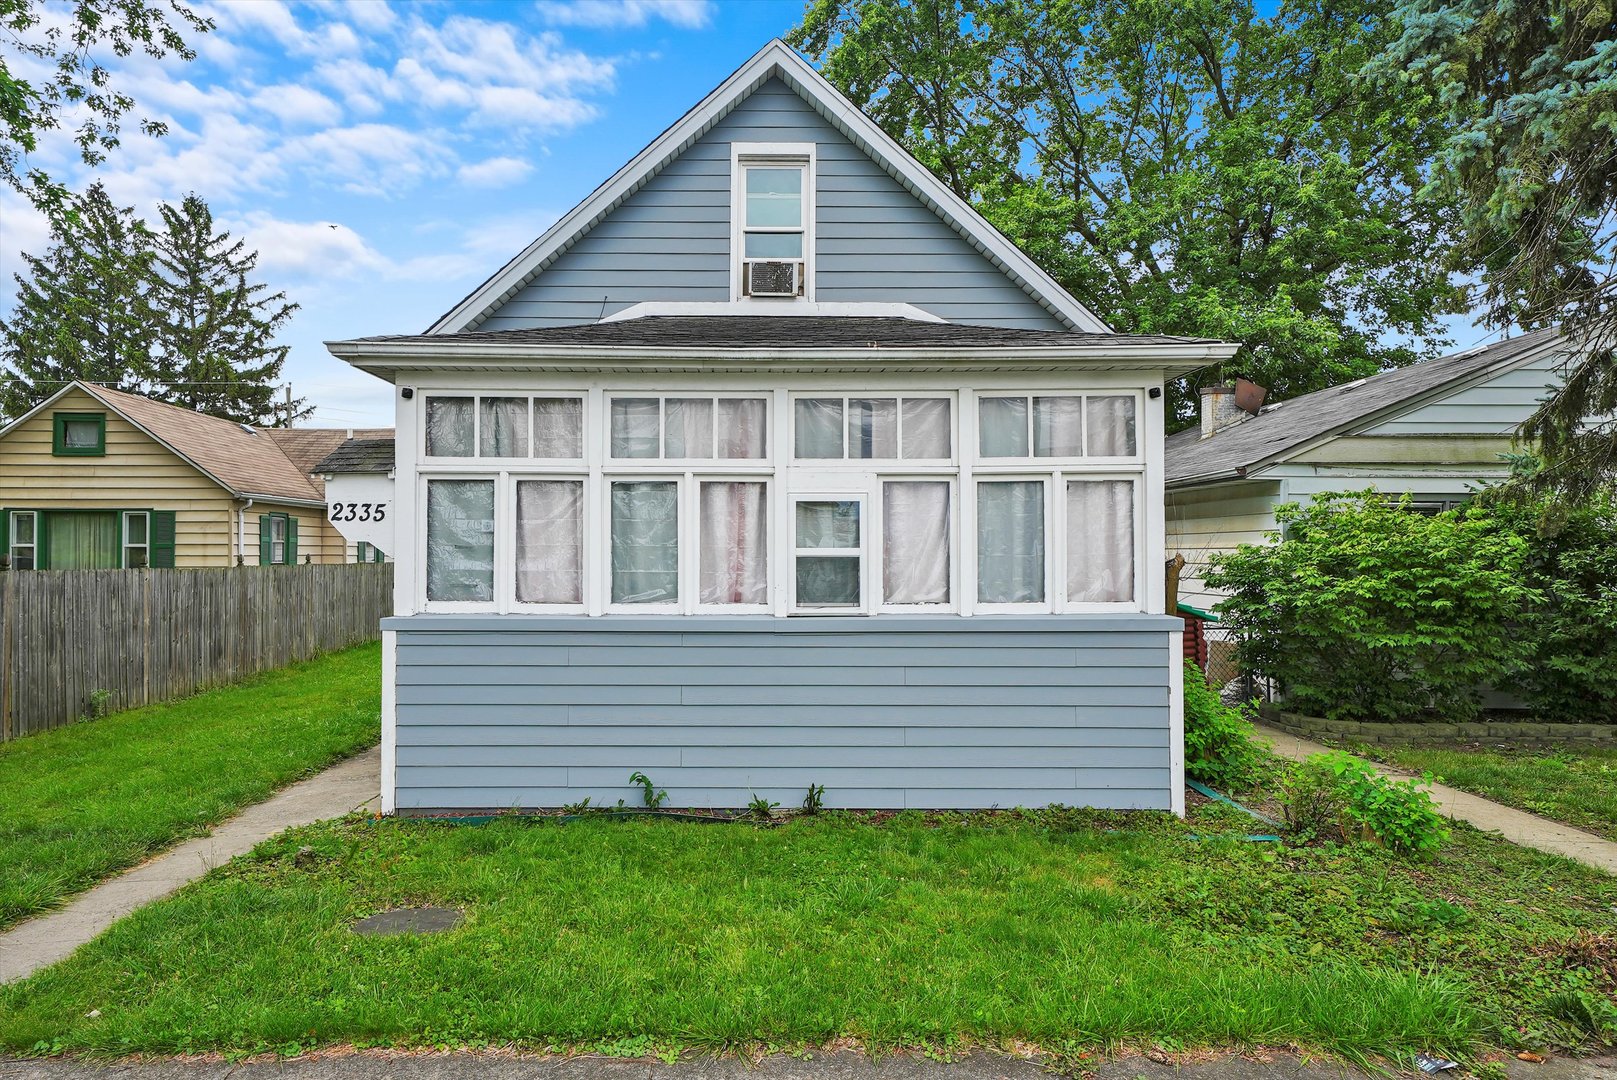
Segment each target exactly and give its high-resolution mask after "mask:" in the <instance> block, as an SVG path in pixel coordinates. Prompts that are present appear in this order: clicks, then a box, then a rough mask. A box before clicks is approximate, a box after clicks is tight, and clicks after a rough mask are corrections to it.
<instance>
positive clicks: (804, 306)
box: [599, 300, 948, 323]
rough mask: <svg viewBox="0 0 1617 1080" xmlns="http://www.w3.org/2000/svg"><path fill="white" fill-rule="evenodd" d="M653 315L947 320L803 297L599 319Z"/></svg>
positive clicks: (905, 309)
mask: <svg viewBox="0 0 1617 1080" xmlns="http://www.w3.org/2000/svg"><path fill="white" fill-rule="evenodd" d="M654 315H746V316H749V317H752V316H767V317H768V318H777V317H778V318H797V317H800V316H806V315H821V316H825V315H832V316H838V317H842V318H864V319H871V318H892V319H914V320H915V321H916V322H930V323H941V322H947V321H948V320H946V319H942V318H939V317H938V316H936V315H934V314H932V313H931V312H930V311H923V310H922V309H921V308H918V307H916V306H915V305H914V304H882V303H875V302H870V301H864V302H859V301H851V302H846V303H835V302H828V303H807V302H805V301H801V300H786V301H783V302H782V303H781V304H780V307H779V309H778V310H777V309H776V308H774V307H761V306H760V302H759V301H756V300H754V301H751V302H749V303H738V302H735V301H727V300H706V301H703V300H666V301H665V300H647V301H644V302H643V303H639V304H633V305H630V306H629V307H626V308H624V309H623V310H622V311H615V312H613V313H612V314H611V315H608V316H606V317H605V318H604V319H600V320H599V321H600V322H603V323H612V322H627V321H628V320H630V319H644V318H649V317H651V316H654Z"/></svg>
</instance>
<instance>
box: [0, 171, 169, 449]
mask: <svg viewBox="0 0 1617 1080" xmlns="http://www.w3.org/2000/svg"><path fill="white" fill-rule="evenodd" d="M152 257H153V256H152V238H151V234H150V233H149V232H148V231H147V229H146V225H145V223H144V222H143V221H141V220H140V219H139V218H137V217H135V213H134V208H133V207H119V206H116V205H115V204H114V203H113V201H112V199H111V198H109V197H108V195H107V193H106V190H105V189H103V188H102V187H101V185H100V184H95V185H92V186H91V187H90V189H89V190H88V191H87V192H85V193H84V194H83V195H82V196H80V197H78V198H77V199H75V200H74V201H73V203H72V206H71V210H70V211H69V212H68V213H64V214H62V215H59V216H57V217H56V218H55V219H54V225H53V226H52V233H51V245H50V247H49V249H48V250H47V251H46V252H45V254H44V255H43V256H34V255H28V254H24V255H23V261H24V262H25V263H26V264H27V267H28V271H27V275H26V276H24V275H22V274H18V275H16V279H17V301H16V304H15V307H14V309H13V311H12V314H11V318H10V319H9V320H0V416H6V417H13V418H14V417H17V416H20V415H22V414H23V413H24V412H26V411H28V409H30V408H32V407H33V406H34V405H36V404H37V403H39V402H40V401H42V400H44V399H45V398H47V397H49V396H50V395H51V394H54V393H55V392H56V391H57V390H59V389H61V388H62V386H63V385H64V384H65V383H67V382H70V381H72V380H73V379H84V380H86V381H88V382H94V383H100V384H102V385H104V386H110V387H113V388H114V389H118V390H130V391H136V392H144V391H145V390H147V389H148V388H149V387H150V385H151V378H152V363H151V345H152V326H151V318H150V315H149V308H148V299H149V296H148V293H149V288H148V282H149V280H150V276H151V264H152Z"/></svg>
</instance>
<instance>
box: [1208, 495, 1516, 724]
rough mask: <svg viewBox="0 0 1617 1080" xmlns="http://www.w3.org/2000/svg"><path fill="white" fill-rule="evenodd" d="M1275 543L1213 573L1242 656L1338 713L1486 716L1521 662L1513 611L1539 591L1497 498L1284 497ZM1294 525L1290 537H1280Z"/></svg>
mask: <svg viewBox="0 0 1617 1080" xmlns="http://www.w3.org/2000/svg"><path fill="white" fill-rule="evenodd" d="M1276 519H1277V520H1278V522H1279V524H1280V532H1278V533H1275V534H1272V535H1271V537H1270V539H1271V541H1272V542H1271V543H1267V544H1263V545H1251V544H1244V545H1242V546H1241V547H1240V548H1238V549H1237V550H1236V551H1234V552H1232V553H1230V554H1228V555H1223V556H1216V557H1215V558H1214V559H1213V569H1212V570H1211V571H1210V572H1209V574H1208V575H1207V583H1208V585H1209V586H1211V587H1212V588H1215V589H1220V590H1225V591H1228V592H1229V593H1230V594H1231V595H1230V596H1229V597H1228V598H1227V599H1225V600H1224V601H1222V602H1221V603H1220V604H1219V607H1218V611H1219V614H1220V616H1221V617H1222V618H1223V620H1224V623H1225V625H1226V626H1229V627H1231V628H1233V629H1234V631H1235V632H1236V634H1237V636H1238V639H1239V650H1240V658H1241V662H1242V664H1243V665H1245V667H1246V668H1247V669H1248V670H1250V671H1253V672H1255V673H1257V674H1259V675H1263V676H1266V677H1268V678H1272V679H1274V680H1275V682H1276V683H1277V684H1278V685H1279V687H1280V689H1281V691H1282V692H1283V693H1284V695H1285V700H1286V702H1287V703H1288V705H1290V706H1292V707H1294V708H1296V709H1298V710H1299V711H1301V712H1307V713H1313V714H1315V715H1319V716H1325V717H1328V718H1331V719H1347V720H1372V721H1396V720H1403V719H1410V718H1417V719H1418V718H1419V717H1420V716H1421V715H1423V714H1428V713H1431V712H1435V713H1436V714H1438V715H1440V716H1442V717H1444V718H1446V719H1451V720H1464V719H1468V718H1470V717H1472V716H1474V715H1475V714H1476V712H1477V710H1478V708H1479V707H1480V688H1481V687H1482V686H1483V685H1484V684H1488V683H1494V682H1497V681H1499V680H1500V679H1501V678H1503V677H1504V676H1506V675H1507V674H1509V673H1510V672H1511V671H1513V670H1514V668H1515V661H1516V659H1517V657H1519V656H1520V655H1521V653H1522V650H1523V645H1522V642H1521V640H1520V636H1519V634H1518V633H1517V632H1516V631H1515V630H1514V629H1513V627H1512V624H1513V623H1514V622H1515V621H1516V620H1517V619H1518V618H1519V617H1520V615H1521V613H1522V612H1523V611H1524V610H1525V609H1526V608H1527V607H1528V605H1529V604H1531V603H1533V602H1534V601H1536V600H1537V599H1538V594H1537V593H1536V592H1535V591H1534V590H1533V589H1531V588H1529V587H1528V586H1527V585H1525V584H1524V583H1523V581H1522V566H1523V563H1524V560H1525V558H1526V554H1527V543H1526V541H1525V540H1523V539H1522V538H1521V537H1519V536H1516V535H1513V534H1511V533H1509V532H1507V531H1503V530H1500V529H1498V528H1496V527H1495V524H1494V522H1493V521H1492V520H1491V519H1490V517H1489V515H1488V514H1487V512H1486V511H1485V510H1482V509H1480V508H1467V509H1464V510H1455V511H1448V512H1446V513H1442V514H1437V515H1432V516H1427V515H1423V514H1417V513H1413V512H1412V511H1410V510H1409V508H1408V498H1407V496H1406V497H1405V498H1403V499H1401V500H1397V501H1393V500H1389V499H1387V498H1385V497H1384V496H1382V495H1379V494H1377V493H1376V492H1374V491H1365V492H1358V493H1352V494H1337V493H1330V494H1325V495H1321V496H1319V497H1317V498H1316V499H1315V500H1314V501H1313V502H1312V503H1311V504H1309V505H1308V506H1306V507H1302V506H1298V505H1296V504H1287V505H1284V506H1281V507H1279V508H1278V509H1277V511H1276ZM1282 537H1284V539H1283V540H1282Z"/></svg>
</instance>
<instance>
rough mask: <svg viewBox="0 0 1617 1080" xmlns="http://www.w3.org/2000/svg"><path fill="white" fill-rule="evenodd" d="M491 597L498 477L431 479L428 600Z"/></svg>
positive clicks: (428, 533)
mask: <svg viewBox="0 0 1617 1080" xmlns="http://www.w3.org/2000/svg"><path fill="white" fill-rule="evenodd" d="M464 400H466V401H467V403H468V404H470V400H471V399H469V398H467V399H464ZM493 598H494V481H492V480H428V481H427V599H428V600H468V601H484V602H486V601H489V600H492V599H493Z"/></svg>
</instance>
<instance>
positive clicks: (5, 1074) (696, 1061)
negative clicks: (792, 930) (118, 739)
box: [0, 1050, 1617, 1080]
mask: <svg viewBox="0 0 1617 1080" xmlns="http://www.w3.org/2000/svg"><path fill="white" fill-rule="evenodd" d="M1504 1064H1505V1066H1506V1070H1507V1074H1508V1076H1509V1078H1510V1080H1617V1069H1614V1068H1613V1066H1614V1064H1617V1063H1614V1062H1613V1060H1612V1059H1611V1058H1581V1059H1575V1058H1551V1059H1550V1060H1549V1061H1546V1062H1545V1063H1543V1064H1541V1065H1528V1064H1524V1063H1523V1062H1520V1061H1516V1060H1514V1059H1509V1060H1507V1061H1506V1062H1505V1063H1504ZM1083 1073H1084V1075H1085V1076H1086V1077H1088V1080H1371V1078H1370V1077H1369V1076H1368V1074H1366V1073H1362V1072H1359V1071H1358V1070H1356V1069H1350V1068H1348V1067H1346V1066H1344V1065H1339V1064H1333V1063H1331V1062H1325V1061H1319V1060H1305V1059H1302V1058H1298V1057H1297V1056H1295V1055H1293V1054H1288V1053H1280V1052H1275V1053H1265V1054H1263V1055H1261V1056H1258V1055H1253V1056H1247V1057H1238V1056H1235V1055H1222V1056H1204V1055H1196V1056H1193V1057H1191V1058H1189V1059H1188V1060H1186V1061H1185V1062H1183V1063H1182V1064H1177V1065H1176V1064H1171V1063H1168V1062H1167V1061H1156V1060H1153V1059H1151V1058H1148V1057H1142V1056H1140V1055H1137V1054H1133V1055H1128V1056H1125V1057H1117V1058H1110V1059H1104V1060H1097V1061H1095V1062H1094V1063H1093V1064H1086V1065H1085V1067H1084V1069H1083ZM1062 1075H1069V1074H1068V1073H1067V1071H1066V1070H1061V1071H1057V1072H1052V1071H1051V1069H1050V1068H1049V1067H1048V1066H1046V1065H1044V1064H1042V1063H1040V1062H1038V1061H1033V1060H1029V1059H1027V1058H1019V1057H1010V1056H1008V1055H1005V1054H997V1053H991V1052H987V1051H982V1052H978V1053H974V1054H971V1055H969V1056H966V1057H963V1058H959V1059H957V1060H955V1061H950V1062H943V1061H935V1060H932V1059H929V1058H925V1057H919V1056H916V1055H914V1054H890V1055H885V1056H883V1057H880V1058H874V1059H873V1058H869V1057H866V1056H865V1055H864V1054H860V1053H857V1052H854V1051H851V1050H838V1051H835V1052H831V1053H826V1052H822V1051H815V1052H813V1053H812V1054H811V1055H807V1056H804V1057H797V1056H788V1055H785V1054H776V1055H773V1056H771V1057H766V1058H764V1059H763V1060H761V1061H757V1062H753V1061H747V1060H743V1059H741V1058H736V1057H726V1058H703V1057H696V1058H686V1059H682V1060H680V1061H678V1062H675V1063H674V1064H672V1065H670V1064H665V1063H663V1062H660V1061H645V1060H624V1059H622V1058H602V1057H576V1058H555V1057H541V1056H527V1055H520V1054H509V1053H499V1052H494V1053H479V1054H472V1053H465V1052H451V1053H424V1054H395V1053H386V1052H366V1053H357V1054H356V1053H346V1054H345V1053H333V1054H315V1055H310V1056H308V1057H301V1058H291V1059H287V1060H284V1061H283V1060H269V1061H251V1062H244V1063H230V1062H225V1061H220V1060H206V1059H204V1060H191V1061H177V1060H159V1061H147V1062H119V1063H111V1064H108V1063H93V1062H81V1061H71V1060H63V1059H51V1060H46V1061H4V1060H0V1080H1050V1077H1051V1076H1062ZM1414 1075H1415V1076H1417V1077H1424V1074H1422V1073H1415V1074H1414ZM1461 1075H1462V1074H1461V1073H1460V1072H1459V1071H1458V1070H1456V1071H1455V1072H1446V1073H1443V1074H1442V1076H1444V1077H1453V1078H1459V1077H1460V1076H1461ZM1379 1080H1385V1077H1384V1076H1383V1077H1380V1078H1379Z"/></svg>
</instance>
